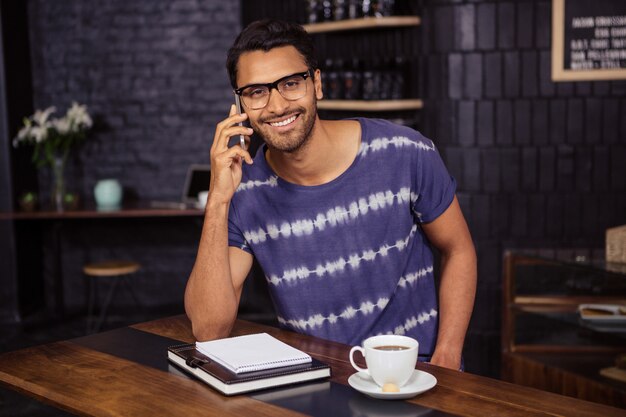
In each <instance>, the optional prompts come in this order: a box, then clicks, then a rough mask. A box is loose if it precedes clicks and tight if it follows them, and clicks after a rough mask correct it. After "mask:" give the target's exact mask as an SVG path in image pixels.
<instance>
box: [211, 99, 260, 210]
mask: <svg viewBox="0 0 626 417" xmlns="http://www.w3.org/2000/svg"><path fill="white" fill-rule="evenodd" d="M247 118H248V115H247V114H245V113H244V114H241V115H240V114H237V111H236V109H235V106H234V105H233V106H231V108H230V114H229V116H228V118H226V119H224V120H222V121H221V122H220V123H218V124H217V127H216V129H215V136H214V138H213V146H211V184H210V188H209V197H208V201H209V203H218V204H228V203H230V200H231V199H232V198H233V195H234V194H235V190H236V189H237V187H238V186H239V183H240V182H241V174H242V170H241V167H242V160H245V161H246V163H248V164H252V157H251V156H250V154H249V153H248V151H246V150H245V149H243V148H242V147H241V146H238V145H236V146H233V147H231V148H229V147H228V141H229V140H230V138H231V137H232V136H236V135H245V136H247V137H248V136H249V135H251V134H252V129H251V128H249V127H245V126H239V125H238V123H241V122H243V121H244V120H246V119H247ZM248 140H249V138H248Z"/></svg>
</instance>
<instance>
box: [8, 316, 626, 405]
mask: <svg viewBox="0 0 626 417" xmlns="http://www.w3.org/2000/svg"><path fill="white" fill-rule="evenodd" d="M263 331H265V332H267V333H270V334H271V335H273V336H275V337H277V338H278V339H281V340H283V341H285V342H287V343H289V344H291V345H292V346H295V347H297V348H299V349H302V350H304V351H306V352H308V353H309V354H311V355H312V356H313V357H315V358H317V359H319V360H322V361H324V362H326V363H328V364H330V365H331V367H332V373H333V376H332V378H331V379H330V381H325V382H321V383H320V382H313V383H310V384H302V385H296V386H293V387H286V388H282V389H275V390H272V391H269V392H268V391H260V392H258V393H256V394H255V393H253V394H252V395H245V394H244V395H239V396H234V397H224V396H222V395H220V394H219V393H218V392H217V391H214V390H213V389H211V388H209V387H208V386H206V385H204V384H203V383H201V382H198V381H196V380H193V379H190V378H188V377H186V376H184V375H181V374H179V373H178V372H177V371H176V370H175V369H173V368H172V369H170V370H169V371H168V370H167V369H168V368H167V360H166V352H165V347H164V346H167V344H168V343H171V342H173V341H172V340H168V339H164V338H163V337H165V338H171V339H176V340H177V341H184V342H192V341H193V340H194V339H193V336H192V334H191V326H190V323H189V321H188V319H187V318H186V317H184V316H176V317H171V318H167V319H161V320H156V321H152V322H147V323H142V324H137V325H134V326H131V327H130V328H122V329H117V330H113V331H110V332H105V333H100V334H97V335H92V336H87V337H83V338H79V339H73V340H69V341H63V342H56V343H51V344H47V345H42V346H35V347H30V348H26V349H22V350H18V351H14V352H8V353H4V354H1V355H0V382H2V383H3V384H5V385H7V386H8V387H10V388H13V389H15V390H17V391H20V392H22V393H25V394H28V395H31V396H33V397H35V398H37V399H39V400H41V401H43V402H45V403H48V404H51V405H53V406H56V407H59V408H62V409H65V410H67V411H70V412H72V413H76V414H80V415H86V416H117V415H119V416H122V415H123V416H155V415H159V416H185V417H191V416H237V417H240V416H278V415H280V416H287V417H289V416H302V415H316V416H331V417H335V416H337V417H340V416H342V415H347V416H357V415H358V416H374V415H376V416H409V415H410V416H415V415H428V416H438V415H439V416H441V415H450V414H455V415H461V416H480V417H484V416H524V417H528V416H626V410H621V409H617V408H612V407H608V406H604V405H599V404H595V403H590V402H586V401H582V400H577V399H573V398H569V397H564V396H560V395H556V394H551V393H548V392H544V391H539V390H536V389H532V388H527V387H522V386H518V385H513V384H510V383H506V382H502V381H498V380H494V379H489V378H484V377H480V376H476V375H471V374H468V373H461V372H457V371H452V370H448V369H443V368H439V367H437V366H433V365H429V364H423V363H419V364H418V365H417V368H418V369H420V370H423V371H427V372H430V373H431V374H433V375H435V376H436V378H437V380H438V383H437V386H436V387H434V388H433V389H432V390H430V391H428V392H425V393H423V394H421V395H418V396H417V397H414V398H412V399H410V400H406V401H383V400H373V399H370V398H369V397H365V396H364V395H362V394H360V393H358V392H356V391H354V390H352V389H351V388H349V387H347V380H348V377H349V376H350V375H351V374H352V373H353V372H354V370H353V369H352V366H351V365H350V363H349V361H348V352H349V349H350V347H349V346H347V345H343V344H340V343H335V342H330V341H326V340H321V339H317V338H313V337H309V336H305V335H300V334H296V333H292V332H288V331H284V330H280V329H276V328H273V327H268V326H263V325H259V324H254V323H250V322H244V321H237V323H236V325H235V328H234V330H233V333H232V335H233V336H235V335H242V334H248V333H255V332H263ZM105 352H108V353H105ZM170 366H171V365H170Z"/></svg>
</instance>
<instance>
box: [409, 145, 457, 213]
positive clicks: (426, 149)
mask: <svg viewBox="0 0 626 417" xmlns="http://www.w3.org/2000/svg"><path fill="white" fill-rule="evenodd" d="M418 140H419V141H421V143H422V146H419V147H418V148H417V153H416V160H417V164H416V165H417V167H416V171H415V173H414V175H415V176H414V180H413V181H414V184H415V188H414V190H415V193H416V194H417V195H416V196H415V197H414V202H413V210H414V212H415V214H416V216H417V218H418V219H419V222H420V223H428V222H431V221H433V220H435V219H436V218H437V217H439V216H440V215H441V214H442V213H443V212H444V211H446V209H447V208H448V207H449V206H450V204H452V201H453V200H454V194H455V192H456V181H455V180H454V178H453V177H452V176H451V175H450V174H449V173H448V170H447V169H446V167H445V165H444V163H443V160H442V159H441V155H439V151H437V148H436V147H435V144H434V143H433V141H431V140H430V139H427V138H425V137H423V136H421V135H419V137H418Z"/></svg>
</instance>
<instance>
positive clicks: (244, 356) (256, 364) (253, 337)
mask: <svg viewBox="0 0 626 417" xmlns="http://www.w3.org/2000/svg"><path fill="white" fill-rule="evenodd" d="M196 349H198V351H200V352H201V353H203V354H204V355H206V356H208V357H209V358H211V359H213V360H214V361H215V362H217V363H219V364H220V365H222V366H223V367H225V368H226V369H228V370H230V371H231V372H234V373H235V374H241V373H245V372H252V371H261V370H264V369H273V368H280V367H283V366H290V365H298V364H304V363H310V362H311V357H310V356H309V355H308V354H306V353H305V352H302V351H301V350H298V349H296V348H294V347H292V346H289V345H288V344H286V343H283V342H281V341H280V340H278V339H276V338H274V337H272V336H270V335H269V334H267V333H256V334H250V335H245V336H237V337H229V338H226V339H219V340H211V341H209V342H196Z"/></svg>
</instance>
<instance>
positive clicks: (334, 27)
mask: <svg viewBox="0 0 626 417" xmlns="http://www.w3.org/2000/svg"><path fill="white" fill-rule="evenodd" d="M421 23H422V19H421V18H420V17H419V16H388V17H364V18H361V19H349V20H338V21H336V22H322V23H311V24H308V25H304V26H303V27H304V29H305V30H306V31H307V32H309V33H324V32H338V31H344V30H361V29H373V28H384V27H403V26H419V25H420V24H421Z"/></svg>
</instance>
